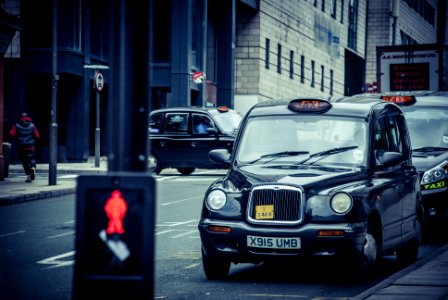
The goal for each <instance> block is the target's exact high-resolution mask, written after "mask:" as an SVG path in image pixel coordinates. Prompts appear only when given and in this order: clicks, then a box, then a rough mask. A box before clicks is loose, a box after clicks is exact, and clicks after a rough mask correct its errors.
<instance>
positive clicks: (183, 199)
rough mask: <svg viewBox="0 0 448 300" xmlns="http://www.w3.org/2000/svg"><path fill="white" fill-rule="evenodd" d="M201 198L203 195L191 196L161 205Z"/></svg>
mask: <svg viewBox="0 0 448 300" xmlns="http://www.w3.org/2000/svg"><path fill="white" fill-rule="evenodd" d="M201 198H202V196H196V197H190V198H185V199H180V200H177V201H172V202H166V203H161V204H160V206H167V205H172V204H177V203H180V202H184V201H189V200H193V199H201Z"/></svg>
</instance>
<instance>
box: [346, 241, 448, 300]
mask: <svg viewBox="0 0 448 300" xmlns="http://www.w3.org/2000/svg"><path fill="white" fill-rule="evenodd" d="M445 251H448V244H447V245H444V246H442V247H440V248H437V249H436V250H435V251H434V252H432V253H431V254H429V255H427V256H425V257H423V258H421V259H419V260H418V261H416V262H415V263H413V264H412V265H410V266H408V267H406V268H404V269H402V270H400V271H398V272H397V273H394V274H392V275H391V276H389V277H388V278H386V279H384V280H383V281H381V282H379V283H377V284H376V285H374V286H373V287H371V288H369V289H368V290H365V291H364V292H362V293H361V294H359V295H356V296H355V297H352V298H350V299H352V300H363V299H366V298H368V297H369V296H372V295H373V294H375V293H376V292H378V291H380V290H382V289H384V288H386V287H388V286H390V285H392V284H393V283H394V282H395V281H397V280H398V279H400V278H402V277H404V276H405V275H407V274H409V273H411V272H412V271H415V270H417V269H418V268H420V267H422V266H423V265H425V264H426V263H427V262H429V261H430V260H432V259H434V258H435V257H437V256H439V255H440V254H442V253H443V252H445Z"/></svg>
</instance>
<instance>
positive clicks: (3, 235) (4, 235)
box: [0, 230, 25, 238]
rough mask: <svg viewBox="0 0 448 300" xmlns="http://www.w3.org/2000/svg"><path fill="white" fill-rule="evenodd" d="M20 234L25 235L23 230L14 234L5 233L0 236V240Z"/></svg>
mask: <svg viewBox="0 0 448 300" xmlns="http://www.w3.org/2000/svg"><path fill="white" fill-rule="evenodd" d="M22 233H25V230H19V231H16V232H10V233H5V234H2V235H0V238H2V237H7V236H13V235H17V234H22Z"/></svg>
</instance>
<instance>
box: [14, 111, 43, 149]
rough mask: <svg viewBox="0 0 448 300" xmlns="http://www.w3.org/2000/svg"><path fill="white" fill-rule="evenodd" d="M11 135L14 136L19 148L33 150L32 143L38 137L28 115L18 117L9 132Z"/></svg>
mask: <svg viewBox="0 0 448 300" xmlns="http://www.w3.org/2000/svg"><path fill="white" fill-rule="evenodd" d="M9 134H10V136H11V137H15V138H16V141H17V146H18V148H19V149H20V150H34V143H35V142H36V139H38V138H39V132H37V128H36V126H35V125H34V124H33V121H32V120H31V118H30V117H28V116H23V117H22V118H20V120H19V122H17V123H16V124H14V126H13V127H12V128H11V131H10V132H9Z"/></svg>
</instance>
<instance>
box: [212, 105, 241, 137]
mask: <svg viewBox="0 0 448 300" xmlns="http://www.w3.org/2000/svg"><path fill="white" fill-rule="evenodd" d="M213 118H214V119H215V121H216V123H217V124H218V126H219V128H221V130H222V131H223V132H225V133H235V132H236V130H237V129H238V126H240V123H241V120H242V118H243V117H242V116H241V115H240V114H239V113H238V112H236V111H232V110H231V111H228V112H218V113H214V114H213Z"/></svg>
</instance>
